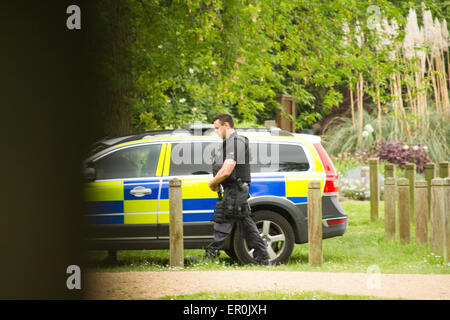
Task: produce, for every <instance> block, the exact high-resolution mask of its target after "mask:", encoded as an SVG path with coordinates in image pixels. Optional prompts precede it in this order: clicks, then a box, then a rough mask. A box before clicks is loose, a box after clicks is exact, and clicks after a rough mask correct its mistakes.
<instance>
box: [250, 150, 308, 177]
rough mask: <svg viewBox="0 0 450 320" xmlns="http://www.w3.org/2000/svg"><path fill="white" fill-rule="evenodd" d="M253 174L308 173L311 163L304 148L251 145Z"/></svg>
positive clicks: (251, 168)
mask: <svg viewBox="0 0 450 320" xmlns="http://www.w3.org/2000/svg"><path fill="white" fill-rule="evenodd" d="M250 154H251V156H250V164H251V165H250V170H251V172H254V173H257V172H299V171H308V170H309V168H310V166H309V161H308V158H307V156H306V153H305V151H304V150H303V147H301V146H299V145H290V144H276V143H271V144H267V143H250Z"/></svg>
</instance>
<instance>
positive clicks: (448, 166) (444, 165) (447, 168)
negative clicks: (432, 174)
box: [439, 162, 450, 179]
mask: <svg viewBox="0 0 450 320" xmlns="http://www.w3.org/2000/svg"><path fill="white" fill-rule="evenodd" d="M439 177H441V178H442V179H445V178H448V177H450V162H440V163H439Z"/></svg>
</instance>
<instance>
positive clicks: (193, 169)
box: [170, 142, 220, 176]
mask: <svg viewBox="0 0 450 320" xmlns="http://www.w3.org/2000/svg"><path fill="white" fill-rule="evenodd" d="M219 147H220V143H218V142H182V143H173V144H172V151H171V157H170V175H171V176H181V175H198V174H210V173H212V164H213V159H214V157H215V156H216V155H217V152H218V150H219Z"/></svg>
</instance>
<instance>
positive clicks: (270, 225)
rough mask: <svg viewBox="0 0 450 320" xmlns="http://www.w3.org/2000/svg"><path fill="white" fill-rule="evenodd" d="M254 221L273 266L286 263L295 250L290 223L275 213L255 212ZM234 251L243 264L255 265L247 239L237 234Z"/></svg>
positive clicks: (235, 235)
mask: <svg viewBox="0 0 450 320" xmlns="http://www.w3.org/2000/svg"><path fill="white" fill-rule="evenodd" d="M254 221H255V223H256V226H257V227H258V230H259V233H260V235H261V237H262V238H263V240H264V242H265V243H266V245H267V248H268V251H267V253H268V254H269V257H270V258H269V262H270V263H271V264H280V263H286V262H287V261H288V260H289V257H290V256H291V253H292V250H293V249H294V243H295V236H294V231H293V229H292V227H291V225H290V224H289V222H288V221H287V220H286V219H285V218H284V217H282V216H281V215H280V214H278V213H277V212H274V211H269V210H263V211H257V212H255V217H254ZM233 249H234V250H233V251H234V253H235V256H236V259H237V261H238V262H240V263H242V264H248V263H255V260H254V259H253V253H252V251H250V250H249V249H248V248H247V244H246V241H245V239H244V238H243V237H242V236H241V235H240V234H239V232H235V234H234V237H233Z"/></svg>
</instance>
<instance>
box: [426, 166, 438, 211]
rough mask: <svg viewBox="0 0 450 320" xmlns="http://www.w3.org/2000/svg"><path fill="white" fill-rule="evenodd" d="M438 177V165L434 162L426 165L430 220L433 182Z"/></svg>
mask: <svg viewBox="0 0 450 320" xmlns="http://www.w3.org/2000/svg"><path fill="white" fill-rule="evenodd" d="M435 177H436V165H435V164H434V163H433V162H429V163H427V164H426V165H425V180H426V181H427V184H428V188H427V189H428V219H430V206H431V180H432V179H434V178H435Z"/></svg>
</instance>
